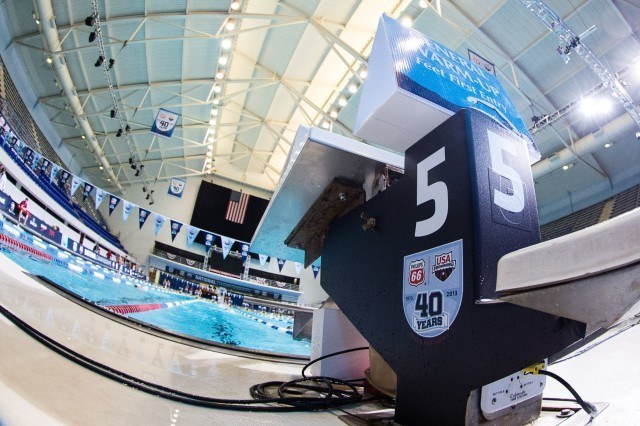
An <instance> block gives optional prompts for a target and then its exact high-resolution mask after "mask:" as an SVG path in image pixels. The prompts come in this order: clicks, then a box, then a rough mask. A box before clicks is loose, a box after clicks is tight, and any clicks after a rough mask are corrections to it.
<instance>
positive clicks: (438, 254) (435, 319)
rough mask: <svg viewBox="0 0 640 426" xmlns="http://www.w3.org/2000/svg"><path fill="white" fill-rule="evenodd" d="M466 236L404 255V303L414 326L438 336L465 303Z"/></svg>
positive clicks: (428, 333) (429, 335)
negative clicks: (463, 279)
mask: <svg viewBox="0 0 640 426" xmlns="http://www.w3.org/2000/svg"><path fill="white" fill-rule="evenodd" d="M462 277H463V274H462V240H458V241H453V242H450V243H447V244H444V245H441V246H439V247H434V248H431V249H428V250H424V251H421V252H419V253H414V254H411V255H409V256H405V258H404V269H403V283H402V303H403V305H404V315H405V318H406V319H407V322H408V323H409V326H411V329H412V330H413V331H414V332H415V333H416V334H418V335H420V336H422V337H426V338H434V337H437V336H439V335H441V334H442V333H444V332H445V331H447V330H448V329H449V327H451V325H452V324H453V322H454V321H455V319H456V316H457V315H458V311H459V310H460V304H461V303H462V289H463V285H462V284H463V282H462Z"/></svg>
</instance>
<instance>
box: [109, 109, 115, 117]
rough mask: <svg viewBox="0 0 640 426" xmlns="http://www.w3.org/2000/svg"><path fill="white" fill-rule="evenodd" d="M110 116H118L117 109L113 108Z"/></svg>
mask: <svg viewBox="0 0 640 426" xmlns="http://www.w3.org/2000/svg"><path fill="white" fill-rule="evenodd" d="M109 116H110V117H111V118H116V110H115V109H112V110H111V112H110V113H109Z"/></svg>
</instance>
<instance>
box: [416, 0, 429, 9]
mask: <svg viewBox="0 0 640 426" xmlns="http://www.w3.org/2000/svg"><path fill="white" fill-rule="evenodd" d="M418 6H420V7H421V8H423V9H426V8H427V7H429V2H427V1H425V0H420V1H419V2H418Z"/></svg>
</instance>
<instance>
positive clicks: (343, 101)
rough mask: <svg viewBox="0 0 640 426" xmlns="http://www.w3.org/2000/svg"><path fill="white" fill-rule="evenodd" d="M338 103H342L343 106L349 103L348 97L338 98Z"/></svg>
mask: <svg viewBox="0 0 640 426" xmlns="http://www.w3.org/2000/svg"><path fill="white" fill-rule="evenodd" d="M338 105H340V106H341V107H343V106H345V105H347V98H345V97H342V98H340V99H338Z"/></svg>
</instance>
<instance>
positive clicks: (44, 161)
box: [40, 158, 51, 174]
mask: <svg viewBox="0 0 640 426" xmlns="http://www.w3.org/2000/svg"><path fill="white" fill-rule="evenodd" d="M49 164H51V161H50V160H49V159H48V158H43V159H42V164H41V165H40V173H41V174H45V173H47V167H49Z"/></svg>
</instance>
